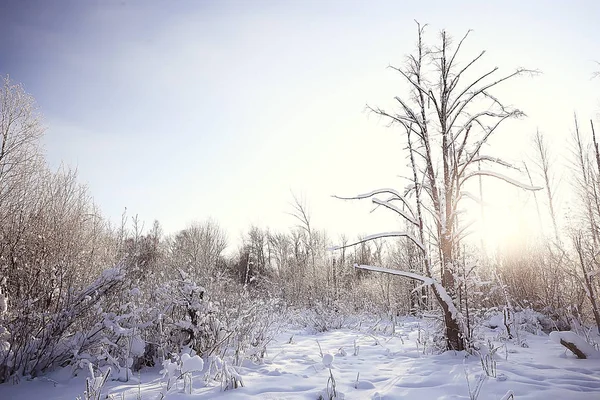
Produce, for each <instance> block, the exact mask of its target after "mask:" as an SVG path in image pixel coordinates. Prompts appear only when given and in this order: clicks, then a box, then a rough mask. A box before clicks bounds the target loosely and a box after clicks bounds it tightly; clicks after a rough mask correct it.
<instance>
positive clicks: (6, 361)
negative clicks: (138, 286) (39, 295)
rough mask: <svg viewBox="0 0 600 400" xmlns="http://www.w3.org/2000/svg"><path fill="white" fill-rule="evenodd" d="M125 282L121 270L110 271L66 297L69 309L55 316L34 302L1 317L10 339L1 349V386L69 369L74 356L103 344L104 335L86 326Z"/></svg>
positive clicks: (1, 323)
mask: <svg viewBox="0 0 600 400" xmlns="http://www.w3.org/2000/svg"><path fill="white" fill-rule="evenodd" d="M122 280H123V271H122V270H121V269H120V268H112V269H108V270H106V271H104V272H103V273H102V274H101V276H100V277H99V278H98V279H96V280H95V281H94V282H93V283H92V284H91V285H89V286H87V287H86V288H84V289H82V290H81V291H79V292H78V293H68V294H65V299H64V302H65V305H64V306H63V307H62V308H60V309H58V310H56V311H55V312H50V311H47V310H41V309H38V308H37V307H36V303H35V301H34V300H30V301H25V302H23V303H22V304H17V305H15V306H14V309H11V310H9V311H8V312H6V313H3V314H2V315H0V327H1V328H2V330H3V332H4V335H5V336H6V335H8V337H9V338H8V340H7V341H5V342H4V343H3V345H2V346H0V382H3V381H6V380H7V379H8V378H9V377H11V376H14V377H18V376H19V375H32V376H35V375H37V374H39V373H40V372H42V371H45V370H47V369H48V368H50V367H53V366H57V365H66V364H68V363H70V362H72V361H73V358H74V352H75V353H77V352H79V351H80V350H81V349H85V348H86V347H87V346H88V345H89V344H90V343H91V342H93V341H94V340H99V339H100V338H101V335H99V333H100V331H98V332H97V333H96V334H92V333H90V332H89V331H88V330H87V329H86V326H89V325H92V326H94V325H95V324H94V322H93V321H95V320H96V321H97V319H98V317H97V315H96V314H95V313H94V308H95V306H96V305H97V304H99V303H100V302H101V301H102V300H103V299H105V298H107V297H108V296H109V295H111V294H112V293H115V292H117V291H118V290H119V288H120V285H121V284H122ZM67 296H68V297H67ZM90 322H91V323H90ZM82 331H83V332H87V333H86V334H82V333H79V332H82ZM78 349H79V350H78Z"/></svg>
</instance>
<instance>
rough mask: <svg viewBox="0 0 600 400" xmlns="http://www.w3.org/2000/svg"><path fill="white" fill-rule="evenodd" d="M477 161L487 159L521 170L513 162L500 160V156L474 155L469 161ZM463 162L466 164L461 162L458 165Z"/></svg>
mask: <svg viewBox="0 0 600 400" xmlns="http://www.w3.org/2000/svg"><path fill="white" fill-rule="evenodd" d="M477 161H489V162H493V163H496V164H498V165H502V166H503V167H506V168H512V169H516V170H517V171H521V169H520V168H519V167H517V166H514V165H513V164H511V163H509V162H507V161H504V160H502V159H500V158H496V157H492V156H486V155H480V156H476V157H474V158H472V159H470V160H469V163H474V162H477ZM464 164H466V162H462V163H460V164H459V165H460V166H462V165H464Z"/></svg>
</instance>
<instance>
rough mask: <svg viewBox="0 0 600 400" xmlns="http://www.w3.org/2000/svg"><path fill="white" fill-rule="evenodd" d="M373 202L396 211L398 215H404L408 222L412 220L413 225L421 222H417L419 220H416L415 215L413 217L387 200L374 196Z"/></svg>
mask: <svg viewBox="0 0 600 400" xmlns="http://www.w3.org/2000/svg"><path fill="white" fill-rule="evenodd" d="M372 201H373V203H375V204H377V205H380V206H383V207H385V208H387V209H389V210H392V211H394V212H396V213H397V214H398V215H400V216H401V217H403V218H404V219H406V220H407V221H408V222H410V223H411V224H413V225H419V223H418V222H417V220H415V219H414V218H413V217H411V216H410V215H408V214H406V213H405V212H404V211H403V210H401V209H400V208H399V207H396V206H395V205H394V204H392V203H389V202H387V201H384V200H380V199H377V198H373V200H372Z"/></svg>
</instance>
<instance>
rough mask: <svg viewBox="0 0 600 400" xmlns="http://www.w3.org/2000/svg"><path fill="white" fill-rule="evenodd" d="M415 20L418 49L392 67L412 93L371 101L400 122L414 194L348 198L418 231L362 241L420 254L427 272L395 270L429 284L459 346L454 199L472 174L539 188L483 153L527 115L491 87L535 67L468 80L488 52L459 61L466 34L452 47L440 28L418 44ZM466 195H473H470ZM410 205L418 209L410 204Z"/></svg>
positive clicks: (460, 229) (451, 341)
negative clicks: (406, 244) (402, 245)
mask: <svg viewBox="0 0 600 400" xmlns="http://www.w3.org/2000/svg"><path fill="white" fill-rule="evenodd" d="M417 26H418V41H417V50H416V52H415V53H414V54H411V55H409V56H408V61H407V66H406V67H405V68H397V67H390V68H392V69H393V70H395V71H397V72H398V73H399V74H400V76H401V77H402V78H403V79H404V81H405V82H406V83H407V84H408V85H409V87H410V92H409V95H408V96H404V97H400V96H397V97H395V98H394V99H395V101H396V103H397V106H398V110H397V111H396V112H388V111H386V110H384V109H381V108H373V107H369V106H368V108H369V109H370V110H371V111H372V112H374V113H375V114H377V115H379V116H381V117H383V118H384V119H386V120H388V121H389V123H390V125H394V124H398V125H400V126H402V127H403V128H404V132H405V133H406V135H407V141H408V147H409V156H410V158H411V165H412V168H413V185H412V188H411V193H412V192H414V193H415V198H414V199H413V200H411V199H409V198H407V197H405V196H403V195H402V194H400V193H399V192H398V191H396V190H394V189H381V190H375V191H372V192H369V193H365V194H363V195H359V196H353V197H346V198H345V199H366V198H371V199H372V201H373V202H374V203H375V204H376V205H378V206H382V207H384V208H386V209H388V210H391V211H393V212H394V213H396V214H397V215H398V216H399V217H400V218H401V219H402V220H403V221H406V222H407V223H409V224H412V225H413V226H414V227H416V229H417V231H418V237H415V235H413V234H412V233H411V232H410V231H408V230H407V231H403V232H388V233H382V234H377V235H371V236H368V237H366V238H364V239H363V241H368V240H373V239H376V238H382V237H397V236H403V237H407V238H409V239H411V241H412V242H413V243H414V244H415V245H416V246H417V247H418V248H419V249H420V251H421V252H422V253H423V255H424V263H425V267H424V271H425V275H424V276H422V275H418V276H415V274H411V273H407V272H400V271H395V272H393V273H395V274H401V275H402V276H405V277H409V278H411V279H418V280H421V281H422V282H423V283H426V284H429V285H431V286H432V289H433V293H434V295H435V297H436V299H437V300H438V303H439V304H440V306H441V308H442V310H443V315H444V321H445V325H446V338H447V347H448V348H449V349H455V350H462V349H464V347H465V340H466V339H467V338H466V337H465V335H464V331H463V329H462V327H461V321H460V315H459V313H458V312H457V310H456V307H455V305H454V300H453V299H454V298H455V296H456V293H455V282H454V276H455V273H457V272H458V270H457V268H456V264H457V262H458V260H457V258H456V256H455V255H456V249H457V248H458V245H459V243H460V241H461V239H462V238H463V237H464V236H465V234H466V226H465V225H464V224H462V221H460V219H459V213H458V212H457V210H458V205H459V203H460V202H461V200H462V199H463V198H464V197H466V196H465V191H466V187H467V183H468V182H469V181H470V180H471V179H472V178H474V177H480V176H481V177H491V178H495V179H498V180H501V181H504V182H506V183H508V184H511V185H514V186H517V187H520V188H522V189H525V190H539V189H541V188H540V187H535V186H530V185H526V184H523V183H520V182H518V181H517V180H515V179H513V178H511V177H509V176H507V175H504V174H501V173H499V172H497V171H495V170H494V169H493V168H492V167H494V166H495V167H502V168H506V167H509V166H510V164H508V163H507V162H505V161H503V160H501V159H499V158H497V157H494V156H491V155H486V154H484V153H483V150H484V146H485V145H486V144H488V142H489V139H490V137H492V136H493V135H494V134H495V133H496V132H497V131H498V128H499V127H500V126H501V124H502V123H503V122H504V121H506V120H508V119H511V118H519V117H522V116H523V115H524V113H523V112H522V111H520V110H518V109H516V108H512V107H509V106H507V105H505V104H504V103H502V102H501V101H500V100H499V99H498V98H497V97H495V96H494V95H493V94H492V93H491V90H492V89H493V88H494V87H496V86H498V85H500V84H502V83H503V82H506V81H508V80H510V79H512V78H515V77H518V76H521V75H525V74H532V73H534V72H535V71H532V70H528V69H524V68H518V69H516V70H515V71H513V72H510V73H508V74H506V75H503V76H499V77H496V75H497V73H498V68H497V67H494V68H492V69H489V70H487V72H485V73H483V74H481V75H477V76H476V77H475V78H471V79H470V80H467V79H468V78H467V76H468V75H469V73H471V70H472V67H473V65H475V64H476V63H477V62H478V61H480V60H481V58H482V57H483V56H484V54H485V51H482V52H481V53H480V54H479V55H477V56H476V57H475V58H473V59H471V60H470V61H469V62H467V63H465V64H463V65H460V64H459V58H458V55H459V52H460V50H461V47H462V44H463V42H464V40H465V39H466V38H467V36H468V35H469V32H467V34H466V35H465V36H464V37H463V38H462V39H461V40H460V41H459V42H458V44H457V45H456V46H453V45H452V41H451V40H450V37H449V36H448V35H447V33H446V32H445V31H442V32H441V34H440V44H439V45H438V46H437V47H435V46H434V47H431V48H429V47H427V46H426V45H425V43H424V42H423V35H424V28H425V27H422V26H421V25H420V24H418V23H417ZM479 162H482V163H485V164H488V165H490V166H491V167H490V169H477V168H473V167H474V166H476V165H477V163H479ZM438 166H441V170H439V168H438ZM377 195H386V196H388V197H387V198H384V199H380V198H378V197H375V196H377ZM469 198H475V196H472V195H469ZM415 203H416V206H417V208H416V210H415V209H414V208H413V206H412V204H415ZM428 232H431V233H432V237H433V245H434V247H435V249H437V250H436V251H435V252H434V253H431V254H430V252H429V251H428V243H426V241H425V240H426V233H428ZM436 253H437V254H439V259H438V260H437V261H438V263H437V264H436V265H437V266H439V269H440V274H441V284H438V283H437V278H436V277H435V276H434V262H435V259H434V257H433V255H434V254H436ZM359 267H360V266H359ZM370 269H373V268H372V267H370ZM383 272H389V271H383Z"/></svg>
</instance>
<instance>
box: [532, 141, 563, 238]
mask: <svg viewBox="0 0 600 400" xmlns="http://www.w3.org/2000/svg"><path fill="white" fill-rule="evenodd" d="M533 144H534V146H535V150H536V156H537V157H536V160H535V164H536V166H537V167H538V169H539V173H540V175H541V176H542V179H543V181H544V186H545V187H546V198H547V200H548V210H549V212H550V219H551V220H552V227H553V228H554V238H555V239H556V243H560V238H559V235H558V225H557V223H556V212H555V204H554V203H555V199H554V195H555V194H554V191H553V186H554V185H553V177H552V172H551V170H550V164H551V162H552V161H551V156H550V151H549V149H548V143H547V142H546V139H545V138H544V135H543V134H542V133H540V131H539V130H538V131H536V134H535V136H534V137H533Z"/></svg>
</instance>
